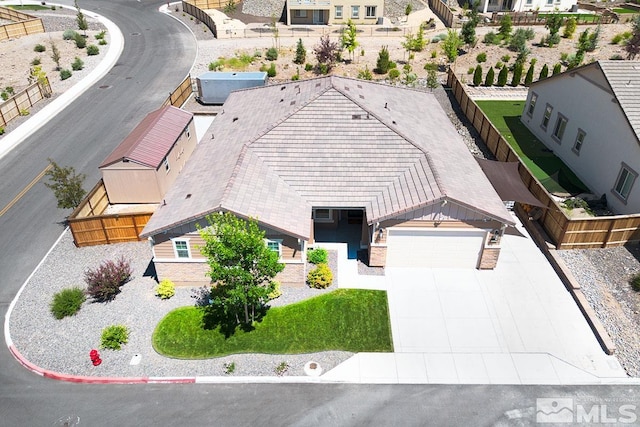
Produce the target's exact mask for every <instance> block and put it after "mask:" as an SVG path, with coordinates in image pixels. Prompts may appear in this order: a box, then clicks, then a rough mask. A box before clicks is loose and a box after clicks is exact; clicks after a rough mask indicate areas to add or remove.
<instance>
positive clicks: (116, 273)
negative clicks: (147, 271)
mask: <svg viewBox="0 0 640 427" xmlns="http://www.w3.org/2000/svg"><path fill="white" fill-rule="evenodd" d="M130 279H131V266H130V265H129V261H127V260H126V259H124V258H120V259H119V260H118V261H111V260H109V261H105V262H103V263H102V264H100V266H99V267H98V268H96V269H95V270H91V269H89V270H87V271H86V272H85V273H84V280H85V282H86V283H87V285H88V288H87V293H88V294H89V295H91V297H92V298H93V299H95V300H96V301H99V302H104V301H111V300H113V299H114V298H115V297H116V295H118V294H119V293H120V287H121V286H122V285H124V284H125V283H127V282H128V281H129V280H130Z"/></svg>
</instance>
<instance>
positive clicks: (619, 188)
mask: <svg viewBox="0 0 640 427" xmlns="http://www.w3.org/2000/svg"><path fill="white" fill-rule="evenodd" d="M521 120H522V122H523V123H524V124H525V125H526V126H527V127H528V128H529V130H531V132H533V134H534V135H535V136H536V137H538V139H540V141H542V142H543V143H544V145H545V146H546V147H547V148H548V149H549V150H551V151H553V152H554V153H555V154H556V155H557V156H558V157H560V158H561V159H562V161H563V162H564V163H565V164H566V165H567V166H569V168H571V170H572V171H573V172H574V173H575V174H576V175H577V176H578V177H579V178H580V179H581V180H582V182H584V183H585V184H586V185H587V186H588V187H589V189H590V190H591V191H592V192H593V193H594V194H596V195H597V196H598V197H599V196H601V195H603V194H604V195H606V198H607V204H608V205H609V208H610V209H611V210H612V211H613V212H615V213H617V214H633V213H638V212H640V185H638V183H637V182H636V181H637V177H638V173H639V172H640V62H638V61H597V62H594V63H591V64H588V65H585V66H582V67H579V68H575V69H573V70H569V71H566V72H564V73H562V74H557V75H555V76H552V77H549V78H547V79H545V80H541V81H538V82H535V83H533V84H532V85H531V86H530V88H529V93H528V96H527V103H526V105H525V108H524V111H523V112H522V116H521Z"/></svg>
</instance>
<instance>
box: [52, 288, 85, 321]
mask: <svg viewBox="0 0 640 427" xmlns="http://www.w3.org/2000/svg"><path fill="white" fill-rule="evenodd" d="M86 299H87V297H86V295H85V293H84V291H83V290H82V289H80V288H78V287H74V288H68V289H63V290H61V291H60V292H56V293H55V294H54V295H53V301H51V306H50V307H51V313H52V314H53V317H55V318H56V319H62V318H64V317H67V316H73V315H75V314H76V313H77V312H78V311H80V307H82V303H83V302H85V301H86Z"/></svg>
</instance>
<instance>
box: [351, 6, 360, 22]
mask: <svg viewBox="0 0 640 427" xmlns="http://www.w3.org/2000/svg"><path fill="white" fill-rule="evenodd" d="M351 17H352V18H353V19H358V18H360V6H351Z"/></svg>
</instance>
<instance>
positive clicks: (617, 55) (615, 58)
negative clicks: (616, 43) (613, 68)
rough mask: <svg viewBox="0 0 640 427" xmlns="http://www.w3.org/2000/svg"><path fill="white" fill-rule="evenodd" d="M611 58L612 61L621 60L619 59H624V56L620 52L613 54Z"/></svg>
mask: <svg viewBox="0 0 640 427" xmlns="http://www.w3.org/2000/svg"><path fill="white" fill-rule="evenodd" d="M609 59H610V60H612V61H619V60H621V59H624V58H623V57H622V55H620V54H619V53H616V54H615V55H611V57H610V58H609Z"/></svg>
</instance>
